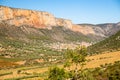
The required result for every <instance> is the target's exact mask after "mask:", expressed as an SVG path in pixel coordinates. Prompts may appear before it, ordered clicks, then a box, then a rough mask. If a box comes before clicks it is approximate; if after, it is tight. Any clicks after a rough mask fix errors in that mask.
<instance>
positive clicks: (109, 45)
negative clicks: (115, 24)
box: [88, 31, 120, 54]
mask: <svg viewBox="0 0 120 80" xmlns="http://www.w3.org/2000/svg"><path fill="white" fill-rule="evenodd" d="M118 50H120V31H118V32H117V33H116V34H114V35H112V36H110V37H109V38H106V39H105V40H103V41H100V42H98V43H96V44H93V45H91V46H89V47H88V52H89V53H90V54H95V53H103V52H110V51H118Z"/></svg>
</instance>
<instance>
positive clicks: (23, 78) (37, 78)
mask: <svg viewBox="0 0 120 80" xmlns="http://www.w3.org/2000/svg"><path fill="white" fill-rule="evenodd" d="M87 60H88V62H87V63H86V65H85V68H95V67H99V66H100V65H104V64H108V63H113V62H115V61H120V51H117V52H110V53H104V54H98V55H94V56H89V57H87ZM11 64H12V63H11ZM0 65H1V64H0ZM2 66H3V64H2ZM58 66H59V67H62V65H58ZM73 67H74V66H72V67H71V68H73ZM48 69H49V67H39V66H32V67H21V68H15V69H14V68H13V69H3V70H0V80H4V79H6V80H16V79H20V80H42V79H43V78H46V77H47V72H48Z"/></svg>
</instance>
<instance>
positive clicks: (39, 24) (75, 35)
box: [0, 6, 120, 43]
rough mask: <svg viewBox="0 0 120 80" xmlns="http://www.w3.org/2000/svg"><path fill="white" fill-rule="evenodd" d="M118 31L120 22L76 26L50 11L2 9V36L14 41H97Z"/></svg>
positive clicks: (0, 20)
mask: <svg viewBox="0 0 120 80" xmlns="http://www.w3.org/2000/svg"><path fill="white" fill-rule="evenodd" d="M118 30H120V25H119V24H118V23H114V24H112V23H111V24H98V25H93V24H73V23H72V21H71V20H67V19H62V18H56V17H54V15H52V14H50V13H48V12H43V11H34V10H27V9H18V8H11V7H6V6H0V34H1V35H2V36H3V37H2V36H1V37H2V38H5V39H6V40H7V39H8V40H10V41H11V40H16V41H22V42H27V43H29V42H33V41H34V42H36V43H38V42H37V41H47V42H62V43H66V42H76V41H77V42H80V43H81V42H96V41H100V40H103V39H105V38H107V37H109V36H110V35H112V34H115V33H116V32H117V31H118ZM2 38H1V39H2ZM2 42H4V39H2Z"/></svg>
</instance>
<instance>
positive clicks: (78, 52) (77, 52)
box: [64, 46, 87, 80]
mask: <svg viewBox="0 0 120 80" xmlns="http://www.w3.org/2000/svg"><path fill="white" fill-rule="evenodd" d="M86 56H87V50H86V48H85V47H84V46H82V47H77V48H76V49H74V50H72V49H67V51H66V53H65V59H66V62H65V65H64V67H68V68H69V69H68V71H69V72H72V71H71V69H70V66H73V65H75V68H74V69H72V70H73V71H74V75H73V77H72V78H73V80H77V79H78V78H79V74H81V73H82V70H83V66H84V65H85V62H86ZM79 67H80V68H79Z"/></svg>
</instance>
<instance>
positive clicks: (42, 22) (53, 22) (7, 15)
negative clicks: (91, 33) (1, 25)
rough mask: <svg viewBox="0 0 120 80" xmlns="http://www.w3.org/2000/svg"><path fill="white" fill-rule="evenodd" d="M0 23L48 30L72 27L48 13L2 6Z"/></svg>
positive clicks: (68, 21) (66, 21)
mask: <svg viewBox="0 0 120 80" xmlns="http://www.w3.org/2000/svg"><path fill="white" fill-rule="evenodd" d="M0 21H5V22H6V23H8V24H10V25H15V26H22V25H29V26H34V27H36V28H50V27H52V26H64V27H68V28H71V27H72V22H71V21H70V20H66V19H59V18H55V17H54V16H53V15H52V14H50V13H48V12H40V11H33V10H24V9H15V8H9V7H4V6H0Z"/></svg>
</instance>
